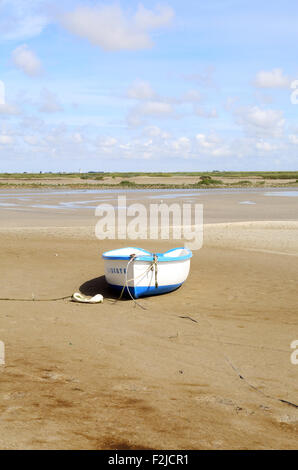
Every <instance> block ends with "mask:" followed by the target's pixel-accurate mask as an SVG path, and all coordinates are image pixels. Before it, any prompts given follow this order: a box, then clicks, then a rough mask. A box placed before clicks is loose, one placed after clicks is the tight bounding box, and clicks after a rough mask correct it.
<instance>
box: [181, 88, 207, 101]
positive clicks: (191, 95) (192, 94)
mask: <svg viewBox="0 0 298 470" xmlns="http://www.w3.org/2000/svg"><path fill="white" fill-rule="evenodd" d="M201 100H202V95H201V93H200V92H199V91H198V90H189V91H187V92H186V93H184V95H183V96H182V98H181V101H182V102H185V103H197V102H199V101H201Z"/></svg>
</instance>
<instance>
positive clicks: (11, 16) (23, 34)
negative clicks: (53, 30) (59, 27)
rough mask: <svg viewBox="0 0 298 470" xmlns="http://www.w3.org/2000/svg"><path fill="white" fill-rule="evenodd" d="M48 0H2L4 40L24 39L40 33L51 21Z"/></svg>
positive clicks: (0, 19) (0, 22)
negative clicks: (47, 9)
mask: <svg viewBox="0 0 298 470" xmlns="http://www.w3.org/2000/svg"><path fill="white" fill-rule="evenodd" d="M46 4H47V2H46V0H1V1H0V32H1V39H2V40H23V39H27V38H31V37H33V36H36V35H39V34H40V33H41V32H42V30H43V29H44V28H45V26H46V25H47V24H48V22H49V18H48V16H47V14H46V8H47V7H46Z"/></svg>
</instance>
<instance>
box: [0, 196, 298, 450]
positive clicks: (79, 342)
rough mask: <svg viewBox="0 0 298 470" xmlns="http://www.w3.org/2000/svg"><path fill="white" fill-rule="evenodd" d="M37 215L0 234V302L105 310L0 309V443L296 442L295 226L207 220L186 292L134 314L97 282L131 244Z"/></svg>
mask: <svg viewBox="0 0 298 470" xmlns="http://www.w3.org/2000/svg"><path fill="white" fill-rule="evenodd" d="M282 203H284V200H283V201H282ZM291 203H292V200H291ZM265 212H266V211H264V214H265ZM37 220H38V218H37ZM37 220H35V227H31V228H30V227H27V228H25V229H24V228H22V227H18V228H17V229H14V228H10V229H7V228H6V227H5V226H4V227H3V226H2V229H1V232H0V246H1V250H0V266H1V289H0V291H1V295H0V297H2V298H3V297H9V298H28V299H30V298H32V295H34V296H35V298H39V299H48V298H57V297H63V296H67V295H70V294H72V293H73V292H74V291H76V290H78V289H80V290H81V291H82V292H83V293H85V294H95V293H98V292H101V293H103V295H104V297H105V301H104V303H103V304H102V305H81V304H77V303H72V302H70V301H69V300H61V301H49V302H48V301H45V302H17V301H0V340H2V341H4V342H5V345H6V365H5V367H4V366H0V448H2V449H21V448H22V449H74V448H77V449H145V448H149V449H166V448H167V449H227V448H233V449H247V448H249V449H252V448H253V449H264V448H265V449H277V448H282V449H295V448H297V447H298V445H297V432H298V408H297V406H298V380H297V378H298V366H295V365H293V364H291V362H290V355H291V352H292V350H291V348H290V344H291V342H292V341H293V340H295V339H298V327H297V325H298V320H297V310H298V309H297V281H298V263H297V255H298V222H295V221H294V220H292V221H289V222H285V221H278V220H277V221H275V222H269V221H266V222H264V221H259V222H253V221H246V222H238V223H232V224H231V223H224V224H218V223H217V224H213V225H207V226H206V227H205V243H204V247H203V248H202V249H201V250H199V251H196V252H195V253H194V257H193V259H192V264H191V273H190V276H189V278H188V280H187V282H186V283H185V284H184V286H182V288H180V289H178V290H177V291H175V292H173V293H171V294H167V295H163V296H158V297H150V298H146V299H141V300H140V303H141V304H142V305H143V306H144V307H145V308H146V310H142V309H141V308H139V307H135V306H134V305H133V303H132V302H131V301H125V300H124V301H118V302H117V303H113V302H114V299H113V296H112V294H111V292H109V290H108V289H107V286H106V285H105V281H104V279H103V277H102V273H103V262H102V260H101V257H100V255H101V253H102V251H104V250H107V249H110V248H112V247H115V243H116V244H117V246H125V245H127V243H126V242H112V241H105V242H101V241H99V240H96V239H94V237H93V235H92V230H91V228H90V227H88V226H87V227H83V228H81V227H80V226H79V225H77V226H76V227H71V226H70V227H65V228H61V227H60V228H54V227H52V228H46V227H45V226H44V227H42V228H38V227H37V226H36V225H37ZM258 220H259V219H258ZM32 225H33V224H32ZM82 225H83V224H82ZM138 244H139V245H140V246H143V247H144V248H148V249H151V250H154V251H155V250H163V249H168V248H169V247H173V246H175V243H173V242H170V243H165V242H164V243H161V242H160V243H158V244H156V243H153V242H149V241H148V242H144V241H142V242H139V243H138ZM281 400H282V401H281ZM286 402H289V403H286ZM294 405H296V407H295V406H294Z"/></svg>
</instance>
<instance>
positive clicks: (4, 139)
mask: <svg viewBox="0 0 298 470" xmlns="http://www.w3.org/2000/svg"><path fill="white" fill-rule="evenodd" d="M12 143H13V138H12V137H11V136H10V135H4V134H2V135H0V144H1V145H10V144H12Z"/></svg>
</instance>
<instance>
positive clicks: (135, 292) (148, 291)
mask: <svg viewBox="0 0 298 470" xmlns="http://www.w3.org/2000/svg"><path fill="white" fill-rule="evenodd" d="M182 284H183V283H180V284H172V285H169V286H158V287H155V286H150V287H149V286H137V287H129V291H130V293H131V295H132V296H133V297H134V298H135V299H138V298H139V297H144V296H147V295H159V294H166V293H167V292H172V291H173V290H176V289H178V287H180V286H181V285H182ZM109 286H110V287H111V288H112V289H113V290H115V291H117V292H119V294H120V293H121V291H122V289H123V286H116V285H115V284H109ZM124 294H125V295H126V296H128V295H129V294H128V292H127V287H125V289H124Z"/></svg>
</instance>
